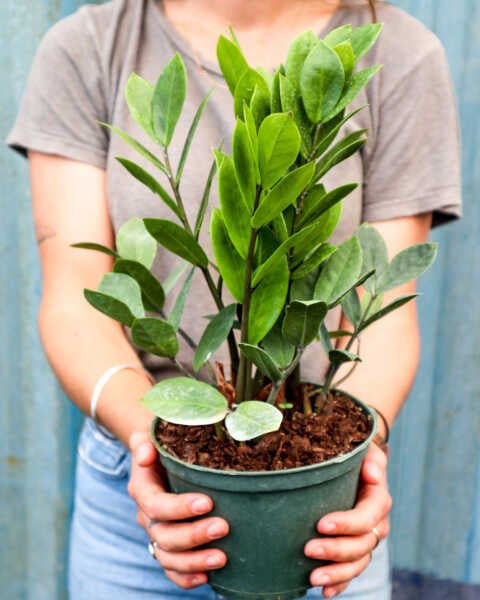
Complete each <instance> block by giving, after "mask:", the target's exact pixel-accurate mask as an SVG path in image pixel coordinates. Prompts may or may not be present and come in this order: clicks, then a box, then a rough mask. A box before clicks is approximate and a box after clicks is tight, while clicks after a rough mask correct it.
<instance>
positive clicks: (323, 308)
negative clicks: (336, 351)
mask: <svg viewBox="0 0 480 600" xmlns="http://www.w3.org/2000/svg"><path fill="white" fill-rule="evenodd" d="M327 310H328V307H327V305H326V304H325V302H319V301H316V300H307V301H300V300H294V301H293V302H291V303H290V304H289V305H288V306H287V309H286V312H285V318H284V320H283V325H282V331H283V334H284V336H285V337H286V338H287V340H288V341H289V342H290V343H291V344H293V345H295V346H300V347H301V348H305V346H308V344H310V342H312V341H313V340H314V339H315V337H316V335H317V332H318V328H319V327H320V324H321V322H322V321H323V319H324V318H325V315H326V314H327Z"/></svg>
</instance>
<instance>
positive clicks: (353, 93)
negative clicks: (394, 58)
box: [324, 65, 383, 121]
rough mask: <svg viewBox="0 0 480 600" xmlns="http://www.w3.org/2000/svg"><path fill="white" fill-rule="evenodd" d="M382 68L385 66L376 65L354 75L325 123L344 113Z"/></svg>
mask: <svg viewBox="0 0 480 600" xmlns="http://www.w3.org/2000/svg"><path fill="white" fill-rule="evenodd" d="M382 66H383V65H376V66H374V67H369V68H368V69H363V71H358V72H357V73H354V74H353V76H352V79H351V80H350V83H349V84H348V87H347V89H346V90H345V92H344V93H343V94H342V97H341V98H340V100H339V102H338V104H337V105H336V106H335V107H334V108H333V109H332V110H331V111H330V113H329V114H328V115H326V116H325V118H324V121H329V120H330V119H333V117H335V116H336V115H338V113H340V112H342V110H344V109H345V108H346V107H347V106H348V105H349V104H350V103H351V102H353V101H354V100H355V98H356V97H357V96H358V94H359V93H360V92H361V91H362V90H363V88H364V87H365V86H366V85H367V83H368V82H369V81H370V79H371V78H372V77H373V76H374V75H375V73H378V71H380V69H381V68H382Z"/></svg>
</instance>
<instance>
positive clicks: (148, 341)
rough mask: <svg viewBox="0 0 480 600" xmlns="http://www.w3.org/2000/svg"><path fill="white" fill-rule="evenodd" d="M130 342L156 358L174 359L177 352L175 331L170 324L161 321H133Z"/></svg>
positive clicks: (147, 318) (149, 319)
mask: <svg viewBox="0 0 480 600" xmlns="http://www.w3.org/2000/svg"><path fill="white" fill-rule="evenodd" d="M132 340H133V342H134V344H135V345H136V346H138V347H139V348H141V349H142V350H146V351H147V352H150V353H152V354H155V355H156V356H165V357H168V358H174V357H175V356H176V354H177V352H178V339H177V334H176V331H175V329H174V328H173V327H172V325H171V324H170V323H168V322H167V321H163V320H162V319H154V318H153V317H145V318H143V319H135V321H134V322H133V325H132Z"/></svg>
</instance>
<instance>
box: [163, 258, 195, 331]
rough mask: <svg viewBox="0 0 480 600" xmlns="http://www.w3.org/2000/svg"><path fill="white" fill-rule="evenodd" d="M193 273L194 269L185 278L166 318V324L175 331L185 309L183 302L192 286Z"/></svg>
mask: <svg viewBox="0 0 480 600" xmlns="http://www.w3.org/2000/svg"><path fill="white" fill-rule="evenodd" d="M194 273H195V267H192V268H191V269H190V271H189V273H188V275H187V277H186V278H185V281H184V282H183V285H182V287H181V288H180V291H179V292H178V296H177V297H176V299H175V304H174V305H173V308H172V310H171V311H170V315H169V317H168V322H169V323H170V324H171V325H172V327H173V328H174V329H175V331H178V328H179V327H180V321H181V320H182V315H183V311H184V309H185V301H186V300H187V296H188V292H189V291H190V288H191V286H192V280H193V274H194Z"/></svg>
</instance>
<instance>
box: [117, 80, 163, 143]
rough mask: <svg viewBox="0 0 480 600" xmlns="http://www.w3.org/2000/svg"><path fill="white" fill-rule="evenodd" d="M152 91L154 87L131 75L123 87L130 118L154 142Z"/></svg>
mask: <svg viewBox="0 0 480 600" xmlns="http://www.w3.org/2000/svg"><path fill="white" fill-rule="evenodd" d="M153 91H154V87H153V85H152V84H151V83H150V82H149V81H146V80H145V79H143V78H142V77H140V75H137V74H136V73H132V74H131V75H130V77H129V78H128V81H127V85H126V87H125V99H126V101H127V105H128V108H129V110H130V114H131V115H132V118H133V119H134V120H135V121H136V122H137V123H138V125H140V127H141V128H142V129H143V130H144V131H145V132H146V133H147V134H148V136H149V137H150V138H151V139H152V140H156V137H155V133H154V131H153V124H152V98H153Z"/></svg>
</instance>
